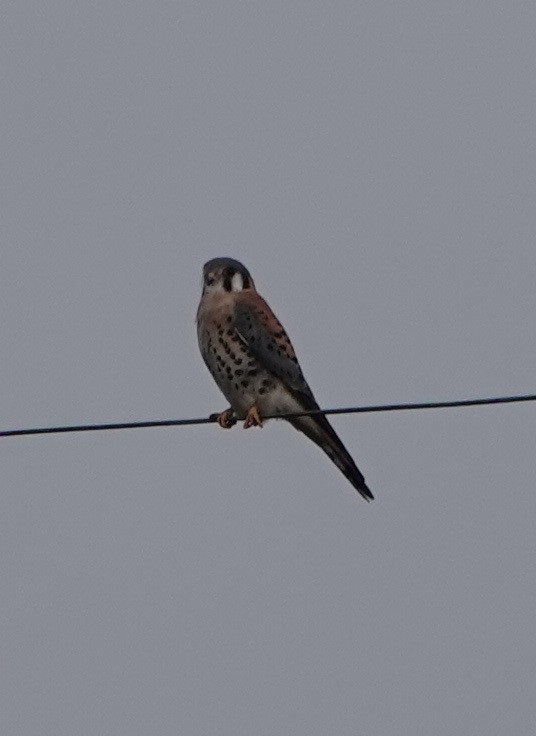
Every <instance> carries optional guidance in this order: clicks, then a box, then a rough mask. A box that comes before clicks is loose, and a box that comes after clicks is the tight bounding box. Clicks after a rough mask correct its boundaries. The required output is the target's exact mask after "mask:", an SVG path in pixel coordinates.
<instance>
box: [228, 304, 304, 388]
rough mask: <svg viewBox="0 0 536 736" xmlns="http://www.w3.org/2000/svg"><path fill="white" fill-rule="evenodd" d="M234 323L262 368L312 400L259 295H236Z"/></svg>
mask: <svg viewBox="0 0 536 736" xmlns="http://www.w3.org/2000/svg"><path fill="white" fill-rule="evenodd" d="M234 324H235V329H236V331H237V333H238V335H239V337H240V338H241V340H242V341H243V342H244V343H245V344H246V345H247V347H248V348H249V350H250V352H251V354H252V355H253V356H254V357H255V359H256V360H258V361H259V363H260V364H261V365H262V366H264V367H265V368H266V369H267V370H268V371H270V373H273V374H274V376H276V377H277V378H279V379H281V380H282V381H283V382H284V383H285V384H286V385H287V386H288V387H289V388H290V389H292V390H293V391H295V392H297V393H298V394H304V395H305V396H307V397H308V398H311V399H312V398H313V394H312V393H311V389H310V388H309V386H308V385H307V381H306V380H305V378H304V377H303V373H302V370H301V368H300V365H299V363H298V359H297V357H296V353H295V352H294V348H293V347H292V343H291V342H290V339H289V337H288V335H287V333H286V332H285V329H284V327H283V325H282V324H281V322H279V320H278V319H277V317H276V316H275V314H274V313H273V312H272V310H271V309H270V307H269V306H268V304H267V303H266V302H265V301H264V299H263V298H262V297H261V296H259V294H257V293H255V292H245V291H244V292H240V293H239V294H238V295H237V300H236V303H235V309H234ZM313 400H314V399H313Z"/></svg>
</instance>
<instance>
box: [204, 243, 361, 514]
mask: <svg viewBox="0 0 536 736" xmlns="http://www.w3.org/2000/svg"><path fill="white" fill-rule="evenodd" d="M196 321H197V337H198V342H199V349H200V351H201V355H202V357H203V360H204V362H205V364H206V366H207V368H208V369H209V371H210V373H211V374H212V377H213V378H214V380H215V382H216V384H217V385H218V387H219V389H220V390H221V392H222V393H223V395H224V396H225V398H226V399H227V401H228V402H229V404H230V407H229V408H228V409H226V410H225V411H222V412H219V413H216V414H213V415H211V417H212V418H213V419H215V420H216V421H217V422H218V424H219V425H220V427H223V428H224V429H228V428H230V427H232V426H233V425H234V424H235V423H236V420H237V419H238V420H243V421H244V428H245V429H247V428H249V427H254V426H258V427H262V426H263V416H266V415H277V414H285V413H292V412H300V411H314V410H319V406H318V404H317V403H316V400H315V397H314V396H313V392H312V391H311V389H310V388H309V385H308V383H307V381H306V380H305V378H304V375H303V373H302V369H301V367H300V364H299V362H298V358H297V357H296V353H295V351H294V348H293V346H292V343H291V341H290V339H289V337H288V335H287V333H286V331H285V328H284V327H283V325H282V324H281V322H280V321H279V320H278V319H277V317H276V316H275V314H274V313H273V311H272V310H271V308H270V307H269V306H268V303H267V302H266V301H265V300H264V299H263V297H262V296H261V295H260V294H259V293H258V291H257V289H256V287H255V282H254V281H253V278H252V277H251V274H250V272H249V271H248V269H247V268H246V267H245V266H244V265H243V264H242V263H240V262H239V261H237V260H235V259H234V258H224V257H222V258H213V259H212V260H210V261H207V263H205V265H204V266H203V290H202V295H201V300H200V302H199V307H198V310H197V320H196ZM286 421H288V422H289V423H290V424H291V425H292V426H293V427H295V428H296V429H297V430H299V431H301V432H303V433H304V434H305V435H306V436H307V437H308V438H309V439H311V440H312V441H313V442H314V443H315V444H316V445H318V447H320V448H321V449H322V450H323V451H324V452H325V453H326V455H327V456H328V457H329V458H330V460H332V462H333V463H335V465H336V466H337V468H339V470H340V471H341V472H342V473H343V475H344V476H345V477H346V478H347V479H348V480H349V481H350V483H351V484H352V485H353V487H354V488H355V489H356V490H357V491H358V492H359V493H360V494H361V496H363V498H364V499H365V500H367V501H371V500H372V499H373V498H374V496H373V495H372V493H371V491H370V489H369V488H368V486H367V485H366V483H365V478H364V477H363V475H362V473H361V471H360V470H359V469H358V467H357V465H356V464H355V462H354V460H353V459H352V456H351V455H350V453H349V452H348V450H347V449H346V448H345V446H344V445H343V443H342V442H341V440H340V439H339V437H338V435H337V434H336V432H335V430H334V429H333V427H332V426H331V424H330V423H329V421H328V420H327V419H326V417H325V416H324V415H323V414H315V415H312V416H301V417H292V418H288V419H286Z"/></svg>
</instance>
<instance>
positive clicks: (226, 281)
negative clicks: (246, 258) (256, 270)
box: [203, 258, 255, 294]
mask: <svg viewBox="0 0 536 736" xmlns="http://www.w3.org/2000/svg"><path fill="white" fill-rule="evenodd" d="M245 289H250V290H251V291H255V284H254V282H253V279H252V278H251V274H250V273H249V271H248V270H247V268H246V267H245V266H244V265H242V263H240V261H235V260H234V258H213V259H212V260H210V261H208V262H207V263H205V265H204V266H203V294H214V293H218V292H219V293H222V292H231V291H244V290H245Z"/></svg>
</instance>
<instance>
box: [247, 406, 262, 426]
mask: <svg viewBox="0 0 536 736" xmlns="http://www.w3.org/2000/svg"><path fill="white" fill-rule="evenodd" d="M249 427H262V419H261V415H260V414H259V410H258V409H257V405H256V404H253V405H252V406H250V407H249V409H248V413H247V414H246V421H245V422H244V429H248V428H249Z"/></svg>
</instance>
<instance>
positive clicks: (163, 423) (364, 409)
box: [0, 394, 536, 437]
mask: <svg viewBox="0 0 536 736" xmlns="http://www.w3.org/2000/svg"><path fill="white" fill-rule="evenodd" d="M525 401H536V394H525V395H522V396H493V397H491V398H486V399H461V400H458V401H424V402H420V403H405V404H378V405H376V406H347V407H343V408H339V409H315V410H313V411H299V412H292V413H287V414H277V415H276V414H269V415H266V416H263V419H293V418H294V417H305V416H313V415H315V414H324V415H328V414H371V413H373V412H387V411H412V410H416V409H448V408H457V407H463V406H485V405H488V404H514V403H520V402H525ZM216 416H217V415H216V414H211V416H209V417H200V418H197V419H162V420H159V421H152V422H115V423H113V424H79V425H73V426H66V427H35V428H33V429H8V430H5V431H3V432H0V437H16V436H20V435H27V434H57V433H60V432H96V431H104V430H108V429H141V428H150V427H182V426H187V425H192V424H212V423H214V422H215V421H216Z"/></svg>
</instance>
